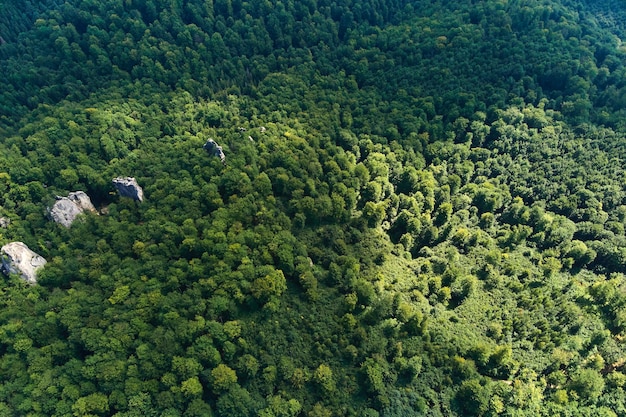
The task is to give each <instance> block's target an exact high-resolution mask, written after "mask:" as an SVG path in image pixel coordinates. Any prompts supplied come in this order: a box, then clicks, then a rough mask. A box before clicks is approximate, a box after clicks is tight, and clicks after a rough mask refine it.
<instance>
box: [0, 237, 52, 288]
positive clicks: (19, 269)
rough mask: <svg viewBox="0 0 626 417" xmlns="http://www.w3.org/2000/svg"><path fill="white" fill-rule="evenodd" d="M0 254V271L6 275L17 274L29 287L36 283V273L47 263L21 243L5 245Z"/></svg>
mask: <svg viewBox="0 0 626 417" xmlns="http://www.w3.org/2000/svg"><path fill="white" fill-rule="evenodd" d="M0 254H1V255H2V265H1V266H0V270H2V272H3V273H4V274H6V275H8V274H10V273H13V274H19V275H20V276H21V277H22V279H23V280H24V281H26V282H28V283H29V284H31V285H34V284H36V283H37V271H38V270H39V269H40V268H42V267H43V266H44V265H45V264H46V263H47V261H46V260H45V259H44V258H43V257H42V256H40V255H38V254H36V253H35V252H33V251H32V250H30V249H29V248H28V246H26V244H24V243H23V242H11V243H7V244H6V245H4V246H3V247H2V248H1V249H0Z"/></svg>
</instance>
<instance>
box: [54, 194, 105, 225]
mask: <svg viewBox="0 0 626 417" xmlns="http://www.w3.org/2000/svg"><path fill="white" fill-rule="evenodd" d="M85 211H89V212H92V213H95V212H96V208H95V207H94V206H93V204H92V203H91V199H90V198H89V196H88V195H87V194H85V193H84V192H83V191H76V192H73V193H70V194H69V195H68V196H67V197H57V201H56V202H55V203H54V205H53V206H52V208H50V217H51V218H52V220H54V221H55V222H57V223H60V224H62V225H63V226H65V227H70V226H71V225H72V223H73V222H74V220H76V217H77V216H78V215H79V214H81V213H83V212H85Z"/></svg>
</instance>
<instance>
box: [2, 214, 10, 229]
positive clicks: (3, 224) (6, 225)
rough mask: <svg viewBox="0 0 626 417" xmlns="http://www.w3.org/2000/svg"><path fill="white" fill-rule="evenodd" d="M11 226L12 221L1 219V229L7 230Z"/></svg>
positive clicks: (5, 218)
mask: <svg viewBox="0 0 626 417" xmlns="http://www.w3.org/2000/svg"><path fill="white" fill-rule="evenodd" d="M10 224H11V219H9V218H7V217H0V227H1V228H3V229H6V228H7V227H9V225H10Z"/></svg>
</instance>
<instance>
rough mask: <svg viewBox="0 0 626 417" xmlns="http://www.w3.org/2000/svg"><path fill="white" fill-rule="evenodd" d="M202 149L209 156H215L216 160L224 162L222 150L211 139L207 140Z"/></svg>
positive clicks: (224, 156)
mask: <svg viewBox="0 0 626 417" xmlns="http://www.w3.org/2000/svg"><path fill="white" fill-rule="evenodd" d="M202 148H203V149H204V150H205V151H207V152H208V153H209V154H211V155H213V156H217V157H218V158H220V160H221V161H222V163H225V162H226V155H224V150H223V149H222V147H221V146H220V145H218V144H217V142H215V141H214V140H213V139H209V140H207V141H206V143H205V144H204V146H203V147H202Z"/></svg>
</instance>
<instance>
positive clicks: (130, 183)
mask: <svg viewBox="0 0 626 417" xmlns="http://www.w3.org/2000/svg"><path fill="white" fill-rule="evenodd" d="M113 185H114V186H115V188H116V189H117V192H118V193H119V194H120V196H122V197H129V198H132V199H133V200H137V201H143V189H142V188H141V187H140V186H139V184H137V180H135V178H133V177H117V178H114V179H113Z"/></svg>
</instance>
